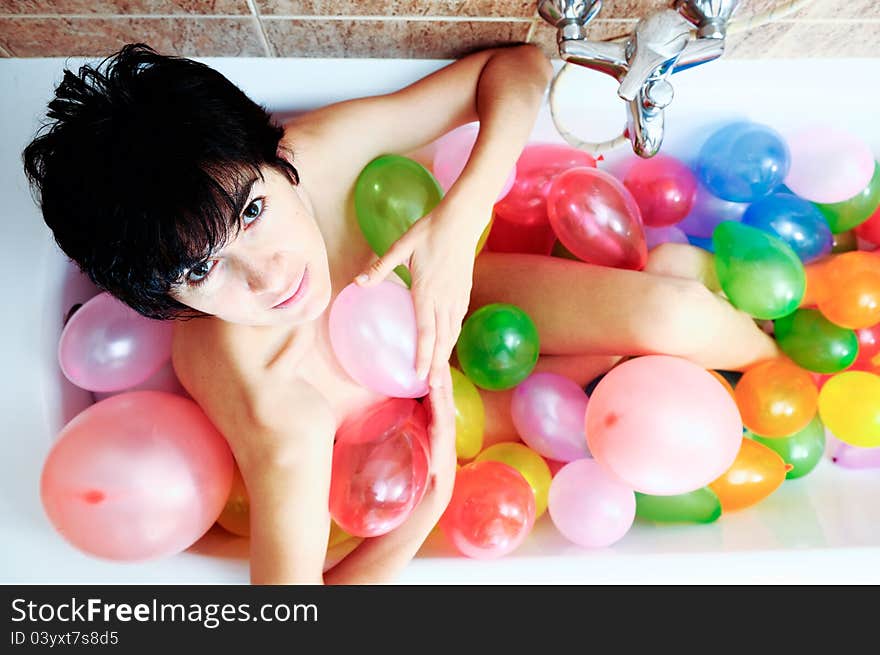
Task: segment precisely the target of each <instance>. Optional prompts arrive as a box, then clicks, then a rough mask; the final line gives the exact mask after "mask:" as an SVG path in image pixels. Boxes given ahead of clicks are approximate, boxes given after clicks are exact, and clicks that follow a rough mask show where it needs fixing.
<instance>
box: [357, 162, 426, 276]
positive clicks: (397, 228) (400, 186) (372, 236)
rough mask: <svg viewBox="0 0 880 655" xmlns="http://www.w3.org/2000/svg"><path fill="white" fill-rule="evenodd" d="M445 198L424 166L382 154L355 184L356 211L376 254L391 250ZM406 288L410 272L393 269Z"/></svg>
mask: <svg viewBox="0 0 880 655" xmlns="http://www.w3.org/2000/svg"><path fill="white" fill-rule="evenodd" d="M442 198H443V188H442V187H441V186H440V184H439V183H438V182H437V180H435V179H434V176H433V175H431V173H429V172H428V169H426V168H425V167H424V166H422V165H421V164H420V163H418V162H417V161H414V160H412V159H409V158H408V157H403V156H401V155H382V156H381V157H377V158H376V159H374V160H373V161H371V162H370V163H369V164H367V165H366V166H365V167H364V170H362V171H361V174H360V175H358V178H357V180H356V181H355V183H354V211H355V214H357V220H358V224H359V225H360V227H361V231H362V232H363V233H364V236H365V237H366V239H367V243H369V244H370V247H371V248H372V249H373V252H375V253H376V254H377V255H380V256H381V255H384V254H385V253H386V252H388V249H389V248H390V247H391V246H392V245H393V244H394V242H395V241H397V240H398V239H399V238H400V237H402V236H403V234H404V233H405V232H406V231H407V230H408V229H409V228H410V227H411V226H412V224H413V223H415V222H416V221H417V220H419V219H420V218H421V217H422V216H425V215H426V214H428V213H429V212H430V211H431V210H432V209H434V207H436V206H437V204H438V203H439V202H440V200H441V199H442ZM394 272H395V273H397V274H398V275H399V276H400V277H401V279H403V281H404V282H406V283H407V285H409V284H411V281H412V280H411V278H410V275H409V271H408V270H406V268H405V267H404V266H398V267H397V268H395V269H394Z"/></svg>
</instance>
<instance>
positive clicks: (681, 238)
mask: <svg viewBox="0 0 880 655" xmlns="http://www.w3.org/2000/svg"><path fill="white" fill-rule="evenodd" d="M663 243H684V244H688V243H690V242H689V241H688V238H687V235H686V234H685V233H684V232H682V231H681V230H679V229H678V228H677V227H675V226H669V227H646V228H645V245H646V246H647V247H648V250H652V249H654V248H656V247H657V246H659V245H660V244H663Z"/></svg>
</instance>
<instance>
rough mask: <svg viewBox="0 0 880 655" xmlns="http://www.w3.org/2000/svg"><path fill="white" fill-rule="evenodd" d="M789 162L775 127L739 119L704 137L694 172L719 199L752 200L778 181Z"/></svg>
mask: <svg viewBox="0 0 880 655" xmlns="http://www.w3.org/2000/svg"><path fill="white" fill-rule="evenodd" d="M790 165H791V156H790V154H789V151H788V146H787V145H786V143H785V140H784V139H783V138H782V137H781V136H780V135H779V133H778V132H777V131H776V130H774V129H772V128H770V127H767V126H766V125H760V124H758V123H751V122H746V121H740V122H736V123H731V124H730V125H725V126H724V127H722V128H721V129H720V130H718V131H716V132H714V133H713V134H712V135H711V136H710V137H709V138H708V139H707V140H706V143H704V144H703V147H702V148H700V154H699V155H698V157H697V175H698V176H699V178H700V181H701V182H702V183H703V184H704V185H706V188H708V189H709V191H711V192H712V193H714V194H715V195H716V196H718V197H719V198H723V199H724V200H732V201H734V202H754V201H755V200H758V199H760V198H763V197H764V196H766V195H769V194H770V193H772V192H773V191H774V190H775V189H776V187H778V186H779V185H780V184H782V181H783V180H784V179H785V176H786V175H788V169H789V166H790Z"/></svg>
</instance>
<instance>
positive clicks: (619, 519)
mask: <svg viewBox="0 0 880 655" xmlns="http://www.w3.org/2000/svg"><path fill="white" fill-rule="evenodd" d="M547 511H548V512H549V513H550V519H551V520H552V521H553V525H555V526H556V529H557V530H559V532H561V533H562V536H563V537H565V538H566V539H568V540H569V541H572V542H574V543H576V544H578V545H579V546H584V547H586V548H603V547H605V546H610V545H611V544H613V543H614V542H615V541H618V540H620V539H621V537H623V535H625V534H626V533H627V532H628V531H629V529H630V528H631V527H632V524H633V521H634V520H635V518H636V495H635V494H634V493H633V491H632V489H630V488H629V487H627V486H626V485H625V484H623V483H622V482H621V481H620V480H617V479H616V478H614V476H612V475H610V474H609V473H608V472H607V471H606V470H605V469H603V468H602V467H601V466H600V465H599V464H598V463H597V462H595V461H594V460H592V459H579V460H577V461H574V462H570V463H568V464H566V465H565V466H563V467H562V468H561V469H560V470H559V472H558V473H557V474H556V475H555V476H554V477H553V482H551V483H550V495H549V497H548V501H547Z"/></svg>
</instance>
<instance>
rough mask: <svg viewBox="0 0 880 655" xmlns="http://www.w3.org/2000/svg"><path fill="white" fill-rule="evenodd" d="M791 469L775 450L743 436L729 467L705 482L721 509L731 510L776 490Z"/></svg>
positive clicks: (758, 500)
mask: <svg viewBox="0 0 880 655" xmlns="http://www.w3.org/2000/svg"><path fill="white" fill-rule="evenodd" d="M737 388H739V385H737ZM791 469H792V465H791V464H786V463H785V462H784V461H783V459H782V457H780V456H779V454H778V453H777V452H776V451H774V450H771V449H770V448H768V447H767V446H765V445H764V444H760V443H758V442H757V441H752V440H751V439H746V438H743V441H742V446H741V447H740V449H739V453H738V454H737V456H736V459H735V460H734V462H733V464H732V465H731V467H730V468H729V469H727V472H726V473H725V474H724V475H722V476H721V477H720V478H718V479H717V480H715V481H714V482H712V483H711V484H709V488H710V489H711V490H712V491H714V492H715V493H716V495H717V496H718V500H720V501H721V511H722V512H735V511H736V510H738V509H743V508H745V507H750V506H751V505H754V504H756V503H759V502H760V501H762V500H764V499H765V498H766V497H767V496H769V495H770V494H772V493H773V492H774V491H776V489H778V488H779V485H781V484H782V483H783V482H784V481H785V474H786V473H788V472H789V471H790V470H791Z"/></svg>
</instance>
